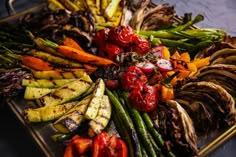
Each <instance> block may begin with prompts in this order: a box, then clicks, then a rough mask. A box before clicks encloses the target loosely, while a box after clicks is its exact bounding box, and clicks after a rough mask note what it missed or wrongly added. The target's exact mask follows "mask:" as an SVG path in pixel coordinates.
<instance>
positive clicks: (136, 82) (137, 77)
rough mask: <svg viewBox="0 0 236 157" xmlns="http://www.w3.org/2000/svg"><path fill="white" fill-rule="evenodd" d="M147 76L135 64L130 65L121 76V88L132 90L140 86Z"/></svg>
mask: <svg viewBox="0 0 236 157" xmlns="http://www.w3.org/2000/svg"><path fill="white" fill-rule="evenodd" d="M147 80H148V79H147V77H146V75H145V74H144V73H143V71H142V70H141V69H140V68H138V67H137V66H130V67H129V68H128V69H127V71H126V72H125V73H123V74H122V76H121V84H122V87H123V89H126V90H132V89H134V88H136V87H137V86H140V85H141V86H142V85H144V84H145V83H146V82H147Z"/></svg>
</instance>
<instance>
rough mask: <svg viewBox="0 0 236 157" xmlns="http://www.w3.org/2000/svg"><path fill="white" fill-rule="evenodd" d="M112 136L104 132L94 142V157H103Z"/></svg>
mask: <svg viewBox="0 0 236 157" xmlns="http://www.w3.org/2000/svg"><path fill="white" fill-rule="evenodd" d="M109 138H110V136H109V135H108V134H107V133H106V132H102V133H100V134H99V135H97V136H96V137H95V139H94V140H93V146H92V153H93V157H103V153H102V151H103V149H104V148H105V147H106V145H107V142H108V140H109Z"/></svg>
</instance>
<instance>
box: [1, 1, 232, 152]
mask: <svg viewBox="0 0 236 157" xmlns="http://www.w3.org/2000/svg"><path fill="white" fill-rule="evenodd" d="M154 5H155V4H153V6H154ZM45 6H46V3H41V4H39V5H37V6H34V7H32V8H29V9H27V10H24V11H22V12H19V13H17V14H14V15H12V16H9V17H6V18H4V19H1V20H0V24H2V23H5V22H9V23H11V22H14V21H16V20H17V19H18V18H19V17H21V16H22V15H24V14H25V13H27V12H37V11H39V10H40V9H42V8H43V7H45ZM174 20H176V21H177V22H180V21H181V20H182V19H181V18H180V17H175V18H174ZM193 28H197V27H193ZM22 98H23V96H19V97H16V98H14V99H12V100H11V101H10V102H9V107H10V108H11V110H12V111H13V112H14V114H15V115H16V116H17V118H18V119H19V121H20V122H21V123H22V125H23V126H24V127H25V128H27V130H28V131H29V133H30V135H31V136H32V138H33V139H34V140H35V142H36V143H37V144H38V146H39V147H40V148H41V150H42V151H43V153H44V154H45V155H46V156H48V157H60V156H63V152H64V147H63V145H62V144H61V143H58V142H55V141H53V139H52V138H51V135H53V134H54V133H56V130H55V129H54V128H53V126H52V123H51V122H44V123H37V124H29V123H28V122H26V121H25V119H24V115H23V111H24V109H26V108H29V107H31V108H36V107H38V106H37V105H36V103H35V102H33V101H25V100H24V99H22ZM235 134H236V124H235V125H234V126H232V127H230V128H223V129H222V130H220V131H218V132H214V133H212V134H210V135H209V136H208V137H200V139H199V143H198V145H199V150H200V151H199V156H201V157H203V156H207V155H209V153H211V152H212V151H214V150H215V149H216V148H218V147H219V146H221V145H222V144H223V143H225V142H226V141H227V140H229V139H230V138H231V137H233V136H234V135H235Z"/></svg>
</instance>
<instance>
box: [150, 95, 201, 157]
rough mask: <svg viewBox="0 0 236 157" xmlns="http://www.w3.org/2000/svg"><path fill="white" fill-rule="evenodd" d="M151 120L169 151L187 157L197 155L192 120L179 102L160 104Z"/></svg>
mask: <svg viewBox="0 0 236 157" xmlns="http://www.w3.org/2000/svg"><path fill="white" fill-rule="evenodd" d="M151 118H152V119H153V121H154V125H155V127H156V129H157V130H158V131H159V133H160V134H161V135H162V137H163V138H164V140H165V141H166V145H167V148H168V149H169V150H171V151H173V152H174V153H175V154H183V153H184V154H185V156H192V155H196V153H197V136H196V133H195V129H194V126H193V123H192V120H191V118H190V117H189V115H188V113H187V112H186V111H185V110H184V108H182V107H181V106H180V104H179V103H178V102H176V101H174V100H169V101H167V102H164V103H161V104H159V105H158V106H157V110H156V111H155V113H154V112H153V113H151ZM186 153H187V154H186Z"/></svg>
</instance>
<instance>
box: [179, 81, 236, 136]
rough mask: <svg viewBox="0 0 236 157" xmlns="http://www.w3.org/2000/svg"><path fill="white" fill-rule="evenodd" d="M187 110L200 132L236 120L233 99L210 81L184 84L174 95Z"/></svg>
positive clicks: (205, 131)
mask: <svg viewBox="0 0 236 157" xmlns="http://www.w3.org/2000/svg"><path fill="white" fill-rule="evenodd" d="M175 99H176V101H177V102H179V103H180V104H181V106H182V107H183V108H184V109H185V110H186V111H187V112H188V114H189V115H190V117H191V119H192V120H193V122H194V127H195V129H196V131H197V132H198V133H200V134H202V133H203V134H205V133H208V131H210V130H217V129H219V128H220V126H230V125H233V124H234V123H235V122H236V110H235V101H234V99H233V97H232V96H231V95H230V94H229V93H228V92H227V91H226V90H225V89H224V88H223V87H221V86H220V85H217V84H215V83H212V82H205V81H201V82H191V83H187V84H185V85H184V86H183V87H182V88H181V89H180V90H179V91H177V93H176V95H175Z"/></svg>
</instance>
